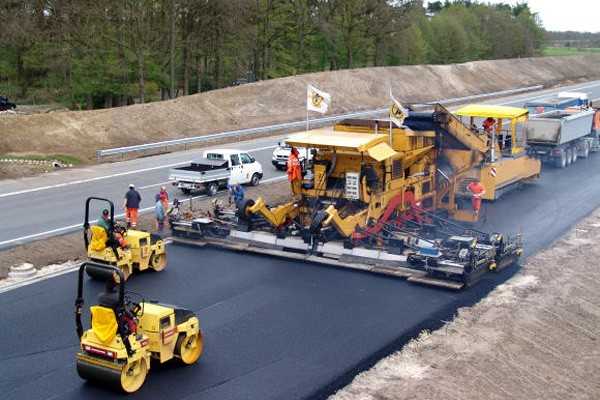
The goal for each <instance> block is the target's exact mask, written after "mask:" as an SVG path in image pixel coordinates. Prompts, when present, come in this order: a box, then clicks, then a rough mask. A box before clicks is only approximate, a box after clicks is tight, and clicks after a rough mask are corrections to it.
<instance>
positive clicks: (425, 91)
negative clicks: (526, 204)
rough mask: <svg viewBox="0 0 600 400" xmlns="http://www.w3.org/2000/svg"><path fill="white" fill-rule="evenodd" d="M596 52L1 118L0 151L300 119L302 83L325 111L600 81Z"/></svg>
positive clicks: (326, 75)
mask: <svg viewBox="0 0 600 400" xmlns="http://www.w3.org/2000/svg"><path fill="white" fill-rule="evenodd" d="M599 62H600V55H589V56H573V57H546V58H523V59H513V60H498V61H478V62H470V63H465V64H457V65H433V66H432V65H422V66H402V67H379V68H364V69H354V70H341V71H332V72H321V73H314V74H307V75H299V76H293V77H288V78H281V79H275V80H270V81H263V82H257V83H253V84H246V85H242V86H237V87H233V88H227V89H221V90H215V91H211V92H207V93H202V94H197V95H192V96H185V97H180V98H177V99H174V100H169V101H163V102H156V103H149V104H138V105H132V106H128V107H121V108H113V109H106V110H95V111H77V112H59V113H48V114H37V115H15V116H11V117H10V118H0V154H4V153H17V154H18V153H28V152H34V153H41V154H48V153H50V154H67V155H73V156H76V157H78V158H80V159H82V160H86V159H87V160H92V159H93V158H94V154H95V150H97V149H100V148H107V147H115V146H126V145H133V144H140V143H147V142H154V141H160V140H165V139H169V138H180V137H187V136H195V135H202V134H208V133H215V132H220V131H226V130H232V129H239V128H251V127H256V126H264V125H270V124H274V123H279V122H286V121H292V120H302V119H303V118H304V117H305V101H306V85H307V84H308V83H311V84H314V85H316V86H318V87H319V88H321V89H323V90H325V91H327V92H329V93H331V94H332V96H333V107H332V110H331V113H333V114H337V113H343V112H346V111H354V110H358V109H372V108H377V107H381V106H385V105H387V104H388V103H389V100H388V93H389V88H390V87H391V88H392V89H393V91H394V93H395V95H396V96H397V97H398V98H399V99H401V100H402V101H404V102H406V103H415V102H424V101H431V100H435V99H440V98H452V97H461V96H467V95H472V94H479V93H484V92H493V91H498V90H504V89H511V88H518V87H524V86H530V85H538V84H544V85H547V86H550V85H555V84H558V83H565V82H575V81H579V80H584V79H585V80H589V79H597V78H600V69H599V68H598V67H597V65H598V63H599Z"/></svg>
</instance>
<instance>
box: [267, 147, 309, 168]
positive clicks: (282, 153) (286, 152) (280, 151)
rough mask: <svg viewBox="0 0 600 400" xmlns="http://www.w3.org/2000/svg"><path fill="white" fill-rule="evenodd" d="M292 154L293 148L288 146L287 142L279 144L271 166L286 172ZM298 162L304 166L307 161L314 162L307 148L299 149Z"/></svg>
mask: <svg viewBox="0 0 600 400" xmlns="http://www.w3.org/2000/svg"><path fill="white" fill-rule="evenodd" d="M291 152H292V148H291V146H288V145H287V144H286V143H285V142H279V143H277V147H276V148H275V150H273V157H272V158H271V164H273V166H274V167H275V168H276V169H278V170H280V171H284V170H285V169H286V168H287V160H288V158H289V157H290V153H291ZM298 153H299V155H298V161H300V163H301V164H302V165H304V163H305V161H306V160H309V161H310V160H312V154H311V153H310V152H309V151H308V149H305V148H301V147H299V148H298Z"/></svg>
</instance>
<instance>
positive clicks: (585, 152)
mask: <svg viewBox="0 0 600 400" xmlns="http://www.w3.org/2000/svg"><path fill="white" fill-rule="evenodd" d="M589 156H590V142H588V141H587V140H586V141H585V142H583V150H582V151H581V156H580V157H581V158H588V157H589Z"/></svg>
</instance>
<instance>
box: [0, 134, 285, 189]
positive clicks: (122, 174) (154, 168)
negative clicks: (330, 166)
mask: <svg viewBox="0 0 600 400" xmlns="http://www.w3.org/2000/svg"><path fill="white" fill-rule="evenodd" d="M275 147H277V145H271V146H264V147H257V148H255V149H249V150H246V152H248V153H253V152H256V151H261V150H267V149H274V148H275ZM242 151H243V150H242ZM191 162H192V160H187V161H181V162H177V163H173V164H165V165H159V166H156V167H149V168H142V169H136V170H133V171H125V172H119V173H116V174H111V175H104V176H97V177H94V178H88V179H81V180H77V181H71V182H64V183H58V184H56V185H49V186H40V187H37V188H32V189H24V190H19V191H16V192H11V193H2V194H0V198H4V197H10V196H17V195H20V194H26V193H33V192H39V191H42V190H48V189H56V188H62V187H65V186H72V185H80V184H82V183H89V182H96V181H100V180H104V179H110V178H116V177H119V176H127V175H133V174H139V173H142V172H148V171H154V170H157V169H163V168H171V167H176V166H178V165H184V164H189V163H191ZM149 187H152V185H151V186H149Z"/></svg>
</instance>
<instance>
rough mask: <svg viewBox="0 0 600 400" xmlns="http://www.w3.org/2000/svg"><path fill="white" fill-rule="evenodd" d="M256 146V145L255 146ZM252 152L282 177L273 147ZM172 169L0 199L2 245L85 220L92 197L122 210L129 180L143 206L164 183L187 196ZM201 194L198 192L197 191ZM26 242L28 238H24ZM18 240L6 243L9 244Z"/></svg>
mask: <svg viewBox="0 0 600 400" xmlns="http://www.w3.org/2000/svg"><path fill="white" fill-rule="evenodd" d="M253 148H254V147H253ZM251 154H252V155H253V156H254V157H255V158H256V159H257V160H258V161H259V162H260V163H261V164H262V166H263V173H264V177H263V179H264V180H266V179H271V178H275V177H277V176H281V175H282V173H281V172H279V171H277V170H276V169H275V168H273V166H272V165H271V154H272V148H271V147H268V148H264V149H261V150H258V151H251ZM168 174H169V168H167V169H165V170H153V171H148V172H145V173H144V174H137V175H134V176H130V175H128V176H121V177H118V178H114V179H111V180H100V181H92V182H85V183H81V184H79V185H78V186H77V189H78V190H77V191H69V192H71V193H69V194H66V193H65V192H67V190H66V189H65V188H56V189H52V190H44V191H40V192H32V193H27V194H23V195H19V196H15V197H5V198H0V220H2V221H3V222H4V224H3V226H2V228H0V244H2V242H5V241H17V240H19V239H20V238H26V237H27V236H29V235H36V234H40V233H43V232H47V231H52V230H55V229H61V228H64V227H70V226H74V225H77V224H80V223H82V221H83V215H84V204H85V200H86V198H87V197H89V196H99V197H105V198H108V199H109V200H112V201H113V202H114V203H115V206H116V212H117V213H121V212H123V210H122V203H123V197H124V195H125V192H126V191H127V187H128V185H129V183H133V184H135V185H136V187H137V188H138V190H139V191H140V194H141V196H142V207H152V206H153V204H154V196H155V195H156V193H158V191H159V190H160V186H161V185H164V186H165V187H166V188H167V191H168V192H169V196H170V198H171V199H173V198H175V197H177V198H178V199H180V200H182V199H186V198H189V197H191V196H186V195H184V194H183V193H181V192H180V191H179V190H178V189H177V188H176V187H174V186H173V185H171V184H170V183H168V182H167V179H168ZM194 195H198V193H196V194H194ZM99 212H100V208H99V207H94V209H93V210H92V212H91V213H90V218H91V219H96V218H98V215H99ZM23 241H27V239H23ZM14 244H17V242H12V243H5V245H6V246H10V245H14Z"/></svg>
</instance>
